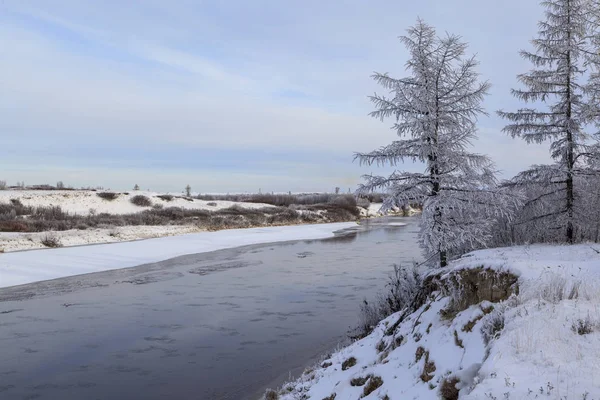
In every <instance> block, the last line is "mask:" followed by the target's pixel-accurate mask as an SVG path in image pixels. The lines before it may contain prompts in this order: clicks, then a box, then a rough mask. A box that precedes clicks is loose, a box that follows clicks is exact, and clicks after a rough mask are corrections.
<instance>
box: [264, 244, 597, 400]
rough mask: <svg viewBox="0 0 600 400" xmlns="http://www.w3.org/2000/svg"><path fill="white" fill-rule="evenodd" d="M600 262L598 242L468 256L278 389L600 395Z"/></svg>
mask: <svg viewBox="0 0 600 400" xmlns="http://www.w3.org/2000/svg"><path fill="white" fill-rule="evenodd" d="M598 265H600V248H599V247H598V245H597V244H583V245H575V246H552V245H535V246H521V247H512V248H501V249H490V250H482V251H476V252H473V253H471V254H467V255H465V256H464V257H462V258H461V259H459V260H457V261H455V262H453V263H452V264H451V265H450V266H449V267H448V268H447V269H444V270H437V271H432V272H431V273H429V274H428V275H426V276H425V278H424V280H423V283H422V285H421V288H420V290H419V292H418V295H417V297H416V298H415V299H414V300H413V301H412V302H411V303H410V304H407V307H406V308H405V309H404V310H402V311H400V312H398V313H396V314H393V315H391V316H389V317H388V318H386V319H385V320H383V321H382V322H381V323H380V324H379V325H378V326H377V327H376V328H375V330H374V331H373V332H372V333H371V334H370V335H368V336H367V337H365V338H364V339H361V340H358V341H356V342H355V343H353V344H352V345H350V346H348V347H346V348H343V349H341V350H340V351H338V352H336V353H335V354H333V355H331V356H329V357H326V358H324V359H323V360H322V361H321V362H320V363H318V364H317V365H315V366H314V367H313V368H309V369H307V370H306V371H305V372H304V374H302V376H301V377H300V378H299V379H298V380H297V381H294V382H290V383H288V384H286V385H284V386H283V387H282V388H281V390H280V391H270V392H269V395H270V397H268V398H269V399H279V400H292V399H298V398H302V399H318V400H322V399H336V400H337V399H358V398H368V399H388V400H389V399H396V398H411V399H412V398H418V399H432V400H433V399H440V398H441V399H446V400H456V399H459V398H460V399H473V400H475V399H500V398H503V399H528V398H536V397H548V398H556V399H559V398H561V399H562V398H569V399H571V398H573V399H597V398H599V397H600V389H599V387H600V386H599V385H598V382H600V366H599V365H598V363H597V360H598V358H599V357H600V312H599V311H598V307H597V303H598V301H599V300H600V270H599V269H598ZM398 396H400V397H398Z"/></svg>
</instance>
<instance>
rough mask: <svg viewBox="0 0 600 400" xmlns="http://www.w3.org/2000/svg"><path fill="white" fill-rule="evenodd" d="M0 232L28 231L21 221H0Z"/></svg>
mask: <svg viewBox="0 0 600 400" xmlns="http://www.w3.org/2000/svg"><path fill="white" fill-rule="evenodd" d="M0 232H29V227H28V226H27V224H26V223H24V222H22V221H0Z"/></svg>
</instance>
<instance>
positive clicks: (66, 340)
mask: <svg viewBox="0 0 600 400" xmlns="http://www.w3.org/2000/svg"><path fill="white" fill-rule="evenodd" d="M406 221H408V222H411V224H410V225H408V226H393V225H390V224H395V225H398V222H406ZM415 230H416V226H415V225H414V223H412V221H411V220H410V219H406V218H405V219H398V218H391V219H385V220H383V219H382V220H370V221H367V223H365V225H363V226H361V227H359V228H357V229H355V230H354V231H353V232H350V233H348V232H345V233H344V234H341V235H339V236H337V237H335V238H331V239H326V240H314V241H301V242H290V243H281V244H268V245H259V246H248V247H244V248H239V249H232V250H223V251H218V252H213V253H207V254H200V255H191V256H184V257H179V258H176V259H173V260H169V261H165V262H161V263H157V264H151V265H145V266H141V267H137V268H133V269H127V270H120V271H109V272H105V273H99V274H92V275H86V276H83V277H73V278H66V279H61V280H57V281H54V282H51V283H41V284H33V285H28V286H26V287H23V288H17V289H14V288H13V289H11V288H7V289H1V290H0V299H3V300H4V301H3V302H0V352H1V353H2V361H1V362H0V398H2V399H22V398H40V399H62V400H69V399H81V398H91V399H96V398H97V399H114V398H128V399H162V398H176V399H236V400H238V399H254V398H256V396H257V395H258V394H259V393H260V392H261V391H262V390H264V388H265V387H266V386H276V385H277V384H279V383H281V382H282V381H283V380H284V379H286V378H287V377H288V376H289V375H288V374H289V373H290V372H291V373H292V374H297V373H298V372H299V371H301V370H302V369H303V368H304V367H305V366H306V365H308V364H310V363H311V362H313V361H314V360H315V359H316V358H317V357H318V356H319V355H320V354H322V353H324V352H326V351H328V350H330V349H332V348H333V347H334V346H335V345H336V344H338V343H339V342H340V341H342V340H344V338H345V334H346V332H347V331H348V329H350V328H352V327H353V326H354V324H355V322H356V317H357V314H358V308H359V304H360V301H361V300H362V299H363V298H365V297H367V298H369V297H372V296H374V295H375V294H376V293H377V292H378V290H380V289H381V287H382V286H383V284H384V281H385V276H386V275H387V274H388V273H389V272H390V269H391V267H390V266H391V264H393V263H398V262H400V263H402V262H404V263H410V262H412V261H414V260H418V259H419V258H420V253H419V249H418V248H417V245H416V232H415Z"/></svg>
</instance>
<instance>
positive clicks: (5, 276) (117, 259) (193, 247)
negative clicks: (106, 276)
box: [0, 222, 356, 287]
mask: <svg viewBox="0 0 600 400" xmlns="http://www.w3.org/2000/svg"><path fill="white" fill-rule="evenodd" d="M355 226H356V223H355V222H343V223H335V224H318V225H298V226H280V227H267V228H250V229H231V230H223V231H217V232H200V233H191V234H188V235H181V236H170V237H162V238H157V239H148V240H142V241H134V242H124V243H113V244H102V245H97V246H82V247H70V248H58V249H48V250H35V251H26V252H13V253H4V254H0V287H8V286H14V285H22V284H26V283H31V282H37V281H43V280H48V279H56V278H61V277H66V276H72V275H80V274H87V273H91V272H99V271H106V270H110V269H118V268H126V267H133V266H136V265H141V264H145V263H150V262H157V261H162V260H167V259H169V258H173V257H178V256H182V255H186V254H196V253H204V252H209V251H215V250H221V249H226V248H233V247H238V246H245V245H251V244H258V243H270V242H282V241H289V240H305V239H321V238H327V237H331V236H333V232H336V231H339V230H342V229H347V228H352V227H355Z"/></svg>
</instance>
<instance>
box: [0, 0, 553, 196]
mask: <svg viewBox="0 0 600 400" xmlns="http://www.w3.org/2000/svg"><path fill="white" fill-rule="evenodd" d="M482 3H483V2H481V1H475V0H457V1H456V2H447V1H441V0H435V1H434V0H428V1H422V2H394V1H381V2H378V3H377V4H374V3H365V2H363V1H358V0H354V1H348V2H344V3H343V4H342V3H341V2H337V1H334V2H326V3H323V2H322V1H316V0H306V1H303V2H299V1H298V2H296V1H291V2H287V3H286V5H285V6H283V5H282V3H280V2H277V1H267V0H259V1H256V2H242V1H237V2H233V1H232V2H218V1H212V2H195V1H187V0H186V1H183V0H182V1H178V2H169V3H166V2H162V1H158V0H148V1H145V2H135V3H133V2H122V1H112V0H107V1H106V2H101V3H96V2H80V1H74V0H62V1H58V0H55V1H47V2H38V3H34V2H8V3H5V4H3V7H5V11H6V16H7V18H6V21H5V22H6V23H3V24H2V25H1V26H0V48H2V49H3V51H2V54H0V90H2V93H3V95H4V96H2V98H0V129H1V130H2V132H3V133H4V134H5V136H7V137H8V138H7V139H6V140H5V143H7V144H9V146H10V157H8V158H5V160H4V161H3V170H4V171H5V174H7V175H8V176H9V177H10V178H3V179H15V180H21V179H27V180H37V179H39V180H48V179H50V180H52V179H51V177H50V176H49V174H50V173H51V171H55V172H56V173H57V174H59V173H61V174H65V171H68V170H69V168H74V169H76V170H78V171H87V172H85V173H82V174H80V175H77V176H74V177H73V179H77V180H79V181H82V180H83V178H86V179H89V182H88V183H87V184H90V185H94V184H95V182H104V185H105V186H111V185H115V184H116V182H121V184H123V185H125V182H123V181H124V180H126V181H128V182H129V181H130V180H132V179H134V178H135V177H136V176H137V177H143V175H144V170H152V168H154V167H153V163H154V162H156V163H158V161H156V160H160V165H161V166H162V168H163V171H162V172H161V173H159V174H158V175H155V176H156V177H157V179H158V178H160V180H161V182H162V183H161V185H163V186H164V187H166V188H170V187H172V186H175V187H178V186H181V184H183V182H186V181H189V180H190V178H192V177H193V176H194V171H197V173H196V175H199V174H202V178H196V179H197V180H198V182H199V184H201V185H202V186H207V185H208V186H207V188H208V189H207V190H211V189H210V187H211V185H212V187H214V188H215V190H225V191H227V190H226V189H223V188H225V187H227V185H229V187H231V188H234V187H240V186H244V187H248V188H249V187H262V188H263V189H265V190H282V191H286V190H298V188H300V187H302V188H303V189H304V190H309V189H311V187H314V188H315V190H317V189H318V190H322V189H325V188H330V187H331V186H338V185H341V183H337V184H336V183H335V182H341V181H343V182H346V183H347V184H348V185H351V184H356V183H357V182H358V180H359V175H360V174H361V173H369V172H371V169H365V168H360V167H358V166H357V165H356V164H352V162H351V159H352V154H353V152H354V151H368V150H371V149H374V148H377V147H379V146H381V145H384V144H386V143H389V142H391V141H392V140H394V139H395V134H394V132H392V131H391V130H390V129H389V128H388V126H389V125H390V123H389V122H387V123H382V122H379V121H376V120H373V119H371V118H369V117H368V116H367V114H368V112H369V111H371V106H370V104H369V102H368V100H367V98H366V96H367V95H369V94H371V93H372V92H373V91H375V90H378V89H377V87H376V85H375V84H374V83H373V82H372V81H371V80H370V79H369V75H370V74H371V73H372V72H373V71H374V70H377V71H381V72H385V71H389V72H391V73H392V74H393V75H398V76H401V75H403V72H404V71H403V64H404V61H405V57H406V53H405V52H404V49H403V48H402V47H401V45H400V44H399V42H398V41H397V38H396V37H397V36H398V35H400V34H402V33H403V31H404V29H405V28H406V27H407V26H409V25H411V24H412V23H413V22H414V20H415V19H416V16H417V15H420V16H422V17H424V18H426V19H427V20H428V21H429V22H431V23H432V24H434V25H439V27H440V32H443V30H445V29H447V30H449V31H452V32H457V33H461V34H463V35H464V36H465V38H466V39H467V40H469V41H471V44H472V46H471V50H472V51H474V52H478V53H479V58H480V60H481V71H482V75H483V76H484V77H487V78H489V79H490V80H491V81H492V83H493V84H494V85H495V86H494V87H493V89H492V94H493V96H491V97H490V98H489V99H488V101H487V102H486V105H487V106H488V109H489V111H490V112H491V117H489V118H483V119H482V120H481V123H480V125H481V128H482V129H481V131H482V134H481V137H480V140H479V141H478V142H477V143H476V144H475V149H476V150H477V151H480V152H485V153H488V154H490V155H491V156H492V157H493V158H494V159H495V160H496V162H497V164H498V167H499V168H500V169H502V170H503V171H504V173H505V175H507V176H508V175H512V174H514V173H516V172H518V171H519V170H520V169H522V168H525V167H526V166H528V165H529V164H531V163H533V162H544V160H546V159H547V147H544V146H538V147H534V146H526V145H525V144H524V143H522V142H520V141H517V140H512V139H510V138H508V137H506V136H505V135H504V134H502V133H501V132H500V131H501V128H502V124H503V122H502V121H500V120H498V118H497V117H495V116H494V114H493V111H494V110H496V109H498V108H506V109H511V108H516V107H517V103H516V102H515V101H514V100H513V99H511V98H510V96H509V88H510V87H511V86H513V85H514V84H515V78H514V77H515V75H516V74H517V73H518V72H522V71H524V70H526V69H527V68H529V67H528V66H527V65H526V64H524V63H523V62H522V61H521V60H520V59H519V57H518V54H517V50H518V49H519V48H521V47H524V46H527V40H528V39H529V38H530V37H531V36H532V35H533V33H534V31H535V23H536V22H535V21H536V19H537V17H538V15H537V14H538V13H539V10H538V8H537V5H534V4H529V3H528V4H526V5H525V4H522V2H518V1H516V0H510V1H507V2H502V4H500V3H499V4H495V3H493V4H492V3H489V4H488V3H485V4H482ZM516 9H519V12H518V13H516V12H514V11H515V10H516ZM509 25H510V26H512V28H511V29H510V30H507V29H506V26H509ZM482 32H485V35H482ZM99 148H101V149H102V152H100V151H96V152H94V151H93V150H94V149H99ZM155 149H163V151H164V154H163V156H162V157H161V156H158V155H157V153H156V152H155ZM80 153H83V154H86V157H81V156H80ZM194 153H195V154H198V155H199V157H202V156H204V157H205V158H206V159H210V160H216V159H218V162H216V161H214V162H213V164H212V167H211V165H208V164H202V165H199V164H193V163H186V162H182V161H181V156H180V155H181V154H185V155H186V157H193V154H194ZM208 153H210V154H211V156H210V157H208V156H206V154H208ZM261 158H262V160H261ZM267 161H268V162H267ZM36 163H39V166H40V168H37V170H38V174H39V175H38V176H39V178H37V179H36V178H35V171H34V170H35V168H33V169H32V165H33V166H35V165H36ZM103 164H104V165H106V167H100V165H103ZM266 164H270V166H269V167H265V165H266ZM41 165H43V167H44V169H45V171H46V172H40V170H41ZM118 168H121V169H122V174H120V173H119V171H120V170H119V169H118ZM194 168H197V170H195V169H194ZM407 168H409V169H412V168H420V166H407ZM25 171H28V172H25ZM372 172H377V170H373V171H372ZM384 172H385V170H384ZM153 173H154V172H153ZM19 174H26V177H23V178H19ZM178 174H180V175H178ZM124 176H127V179H125V178H123V177H124ZM178 176H179V178H178ZM208 176H210V177H216V178H215V179H220V180H219V181H218V182H217V180H215V179H213V178H210V179H209V178H207V177H208ZM283 176H287V181H286V179H284V178H283ZM60 179H65V178H60ZM138 179H139V178H138ZM150 181H151V182H153V183H154V184H156V179H151V180H150ZM200 181H201V182H202V183H200ZM111 182H114V183H113V184H111ZM239 182H244V184H243V185H240V183H239ZM83 183H85V182H82V184H83ZM311 184H312V186H311ZM129 186H130V183H127V184H126V187H129ZM292 186H293V187H292ZM217 187H218V188H220V189H217ZM232 190H233V189H232Z"/></svg>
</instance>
